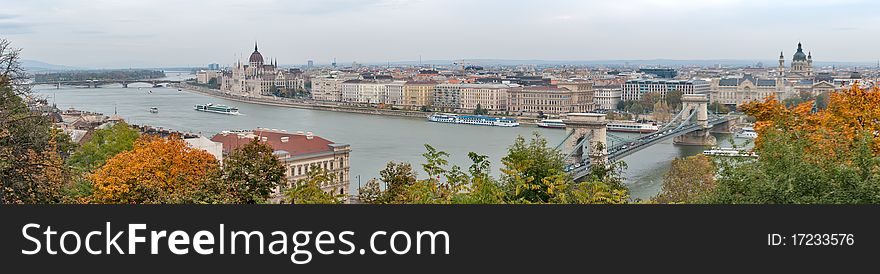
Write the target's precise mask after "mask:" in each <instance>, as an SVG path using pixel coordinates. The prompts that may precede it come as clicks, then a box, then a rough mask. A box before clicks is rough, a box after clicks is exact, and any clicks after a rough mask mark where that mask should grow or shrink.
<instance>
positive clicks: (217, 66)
mask: <svg viewBox="0 0 880 274" xmlns="http://www.w3.org/2000/svg"><path fill="white" fill-rule="evenodd" d="M208 70H220V64H216V63H212V64H208Z"/></svg>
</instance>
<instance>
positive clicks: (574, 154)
mask: <svg viewBox="0 0 880 274" xmlns="http://www.w3.org/2000/svg"><path fill="white" fill-rule="evenodd" d="M562 121H563V123H565V131H566V133H567V134H566V135H567V136H568V138H567V139H565V143H564V144H563V150H562V153H563V155H569V154H571V157H568V158H567V159H564V160H565V162H566V163H567V164H573V163H579V162H582V161H583V160H585V159H584V157H585V156H587V157H589V159H590V162H591V163H592V164H597V163H603V164H604V163H607V162H608V142H607V140H606V136H607V132H606V125H607V124H608V123H607V122H606V121H605V114H598V113H569V114H568V115H567V117H566V118H565V119H563V120H562ZM585 138H589V141H586V142H583V143H582V144H581V142H582V141H584V139H585ZM579 144H580V145H579ZM600 144H601V145H600ZM597 147H601V149H595V148H597Z"/></svg>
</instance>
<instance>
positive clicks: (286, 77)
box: [220, 43, 305, 97]
mask: <svg viewBox="0 0 880 274" xmlns="http://www.w3.org/2000/svg"><path fill="white" fill-rule="evenodd" d="M265 61H266V60H265V58H263V54H262V53H260V50H259V48H258V47H257V43H254V52H252V53H251V55H250V56H249V57H248V62H247V63H242V62H241V61H238V62H236V63H235V65H234V66H233V67H232V68H230V69H229V70H228V71H224V72H223V77H222V80H221V81H220V90H222V91H225V92H227V93H231V94H235V95H240V96H250V97H258V96H274V95H275V94H277V93H278V92H284V91H302V90H305V87H304V84H305V83H304V82H305V81H304V80H303V79H302V77H301V75H300V73H299V72H298V71H296V70H284V69H280V68H278V61H277V60H274V59H273V60H271V63H269V64H266V63H265Z"/></svg>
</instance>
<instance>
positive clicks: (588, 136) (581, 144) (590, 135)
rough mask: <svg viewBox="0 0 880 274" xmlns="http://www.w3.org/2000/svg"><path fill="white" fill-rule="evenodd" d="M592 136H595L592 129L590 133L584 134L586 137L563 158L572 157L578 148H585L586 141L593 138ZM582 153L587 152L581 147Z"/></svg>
mask: <svg viewBox="0 0 880 274" xmlns="http://www.w3.org/2000/svg"><path fill="white" fill-rule="evenodd" d="M592 138H593V132H592V131H590V133H588V134H587V135H584V139H583V140H581V141H580V142H578V143H577V145H575V146H574V148H573V149H572V150H571V152H569V153H568V155H565V158H562V160H566V159H568V158H569V157H571V155H573V154H574V152H575V151H577V149H578V148H583V145H584V142H589V140H590V139H592ZM591 149H592V148H591ZM581 153H582V154H583V153H585V152H584V151H583V149H581Z"/></svg>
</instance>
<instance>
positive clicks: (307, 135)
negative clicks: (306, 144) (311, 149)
mask: <svg viewBox="0 0 880 274" xmlns="http://www.w3.org/2000/svg"><path fill="white" fill-rule="evenodd" d="M313 136H314V135H313V134H312V132H311V131H309V132H306V139H307V140H311V139H312V137H313Z"/></svg>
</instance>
